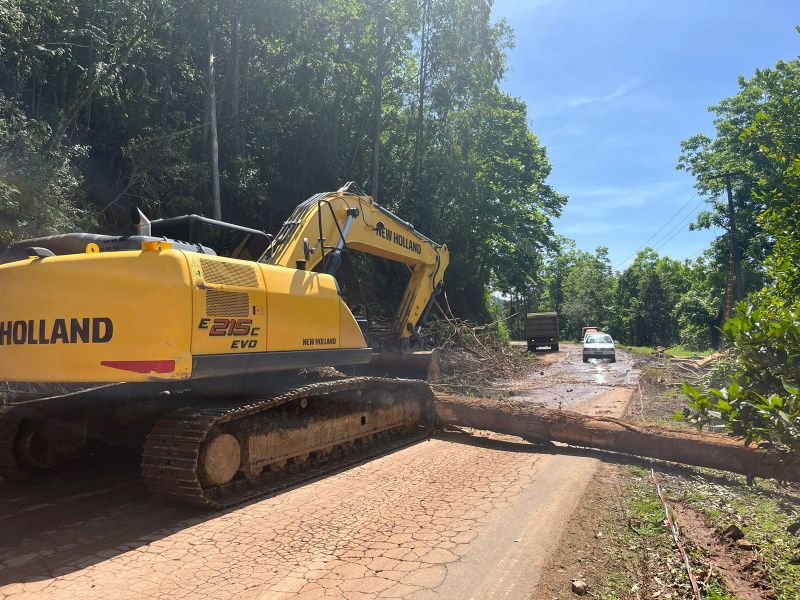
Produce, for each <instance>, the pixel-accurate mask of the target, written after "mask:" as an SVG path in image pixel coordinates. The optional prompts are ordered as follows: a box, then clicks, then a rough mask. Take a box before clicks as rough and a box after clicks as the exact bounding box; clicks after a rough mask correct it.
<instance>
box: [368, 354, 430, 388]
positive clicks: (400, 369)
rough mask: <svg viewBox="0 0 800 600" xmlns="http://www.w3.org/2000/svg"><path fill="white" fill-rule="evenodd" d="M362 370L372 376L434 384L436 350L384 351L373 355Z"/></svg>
mask: <svg viewBox="0 0 800 600" xmlns="http://www.w3.org/2000/svg"><path fill="white" fill-rule="evenodd" d="M363 369H364V370H365V371H366V372H367V373H369V374H370V375H374V376H381V377H399V378H403V379H421V380H422V381H427V382H428V383H436V382H437V381H439V353H438V351H436V350H422V351H418V352H402V353H401V352H389V351H384V352H380V353H376V354H373V356H372V360H371V361H370V363H369V364H368V365H366V366H365V367H363ZM359 370H361V369H359Z"/></svg>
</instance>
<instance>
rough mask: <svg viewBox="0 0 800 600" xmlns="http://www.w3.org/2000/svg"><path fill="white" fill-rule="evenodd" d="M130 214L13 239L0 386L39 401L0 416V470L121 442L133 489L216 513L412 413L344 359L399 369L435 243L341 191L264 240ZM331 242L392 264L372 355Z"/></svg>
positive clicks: (22, 474) (441, 254) (204, 223)
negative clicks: (111, 227) (130, 231)
mask: <svg viewBox="0 0 800 600" xmlns="http://www.w3.org/2000/svg"><path fill="white" fill-rule="evenodd" d="M135 218H136V225H137V234H136V235H132V236H107V235H97V234H85V233H71V234H64V235H58V236H50V237H46V238H38V239H33V240H26V241H23V242H18V243H16V244H14V245H13V246H11V247H10V248H9V250H8V252H7V253H6V255H5V257H4V259H3V264H0V290H2V293H0V381H5V382H9V383H8V385H9V386H10V389H12V390H13V389H16V390H29V389H31V388H32V386H38V387H36V388H34V389H46V390H48V391H49V392H50V393H49V394H44V395H43V394H42V393H39V394H38V395H36V394H27V395H26V394H21V395H18V396H17V397H16V398H12V400H16V401H15V402H12V403H11V404H8V405H6V406H4V407H2V408H0V476H2V477H4V478H6V479H15V480H24V479H31V478H33V479H35V478H40V477H43V476H46V475H47V474H48V473H50V472H52V471H53V470H55V469H57V468H58V467H59V466H60V465H62V464H64V463H66V462H68V461H71V460H72V459H74V458H76V457H78V456H81V455H83V454H84V453H85V452H86V451H87V449H88V448H91V447H92V445H93V444H95V443H107V442H108V440H114V441H115V443H118V442H121V441H122V440H125V439H126V437H130V438H131V439H132V440H136V439H140V440H141V439H143V440H144V442H143V446H142V450H141V452H142V457H141V475H142V479H143V480H144V482H145V484H146V485H147V486H148V487H149V488H150V489H151V490H152V491H153V492H155V493H156V494H158V495H160V496H163V497H167V498H171V499H174V500H178V501H182V502H188V503H193V504H199V505H204V506H209V507H217V508H219V507H224V506H230V505H233V504H236V503H239V502H242V501H244V500H247V499H250V498H253V497H256V496H258V495H261V494H266V493H271V491H273V490H274V489H276V488H277V487H280V486H284V485H288V483H287V482H296V481H297V479H298V477H300V478H302V477H305V476H309V477H310V476H315V474H318V473H320V472H325V469H328V470H330V469H335V468H339V467H340V466H341V465H342V464H347V463H348V461H352V460H355V459H354V458H353V457H354V456H355V457H356V458H359V457H361V456H362V455H364V454H365V453H367V454H368V453H369V452H371V451H377V450H374V449H375V448H377V449H380V448H381V447H382V446H381V444H384V445H385V444H388V443H391V442H392V440H398V439H406V437H404V434H409V435H410V434H415V433H416V434H419V433H420V432H421V431H424V429H425V427H426V426H427V425H429V424H430V419H431V415H432V393H431V391H430V388H429V386H428V384H427V383H425V382H423V381H419V380H411V379H399V378H396V377H379V376H375V375H374V374H373V375H372V376H366V375H360V374H359V369H363V368H368V367H369V365H370V364H372V365H375V364H378V365H381V366H379V367H378V368H379V369H385V365H386V364H387V360H386V356H387V353H390V354H391V355H393V356H395V357H398V358H399V361H400V362H401V363H402V362H403V361H404V360H411V356H412V354H413V353H412V351H413V350H414V349H415V347H416V345H417V344H416V342H417V341H418V340H419V339H420V336H421V328H422V326H423V325H424V323H425V321H426V319H427V316H428V313H429V311H430V308H431V305H432V303H433V301H434V298H435V296H436V294H437V293H438V292H439V290H440V289H441V287H442V280H443V277H444V273H445V270H446V269H447V266H448V261H449V254H448V251H447V247H446V246H443V245H440V244H437V243H436V242H434V241H432V240H430V239H428V238H427V237H425V236H424V235H422V234H421V233H419V232H418V231H417V230H416V229H415V228H414V226H413V225H411V224H410V223H407V222H405V221H403V220H402V219H400V218H399V217H397V216H396V215H394V214H392V213H391V212H390V211H388V210H386V209H385V208H383V207H381V206H380V205H379V204H377V203H376V202H375V201H374V200H373V199H372V198H371V197H369V196H365V195H359V194H357V193H354V192H350V191H349V185H347V186H344V187H343V188H342V189H340V190H338V191H336V192H332V193H324V194H317V195H315V196H313V197H311V198H309V199H308V200H306V201H305V202H303V203H302V204H300V205H299V206H298V207H297V208H296V209H295V211H294V213H293V214H292V215H291V216H290V218H289V219H288V220H287V221H286V222H285V223H284V224H283V226H282V228H281V229H280V231H279V232H278V233H277V235H276V236H275V237H274V238H273V237H272V236H269V235H267V234H265V233H264V232H261V231H258V230H255V229H250V228H246V227H241V226H237V225H232V224H229V223H223V222H220V221H214V220H211V219H207V218H204V217H199V216H196V215H189V216H184V217H176V218H171V219H162V220H154V221H152V222H150V221H148V220H147V218H146V217H145V216H144V215H143V214H142V213H141V212H140V211H138V210H135ZM349 250H354V251H359V252H364V253H367V254H371V255H375V256H378V257H382V258H384V259H389V260H391V261H396V262H399V263H403V264H405V265H408V267H409V268H410V278H409V281H408V284H407V287H406V290H405V294H404V295H403V297H402V300H401V302H400V305H399V310H398V312H397V315H396V317H395V319H394V322H393V324H392V327H391V330H390V332H389V335H388V337H387V338H386V339H385V340H384V344H383V346H384V347H383V348H381V349H377V348H371V347H370V346H369V345H368V344H367V343H366V341H365V333H366V323H365V320H364V319H357V318H356V317H354V316H353V314H352V313H351V311H350V309H349V308H348V306H347V305H346V304H345V302H344V300H343V299H342V297H341V295H340V290H339V286H338V283H337V280H336V278H335V277H334V275H333V274H334V273H335V272H336V269H337V268H338V265H339V263H340V262H341V259H342V254H343V253H344V252H347V251H349ZM332 367H334V368H332ZM373 373H374V371H373ZM14 386H16V387H14ZM26 386H27V387H26ZM137 436H141V437H138V438H137ZM134 443H135V442H134ZM370 449H372V450H370ZM359 459H361V458H359Z"/></svg>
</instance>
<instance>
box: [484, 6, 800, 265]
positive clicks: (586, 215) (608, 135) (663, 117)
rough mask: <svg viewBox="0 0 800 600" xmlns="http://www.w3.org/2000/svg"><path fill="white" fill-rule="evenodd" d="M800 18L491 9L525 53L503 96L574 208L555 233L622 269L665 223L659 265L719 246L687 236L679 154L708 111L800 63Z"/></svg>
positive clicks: (792, 9)
mask: <svg viewBox="0 0 800 600" xmlns="http://www.w3.org/2000/svg"><path fill="white" fill-rule="evenodd" d="M798 9H800V3H799V2H797V0H793V1H778V0H770V1H761V2H757V1H755V0H750V1H743V0H725V1H723V0H704V1H696V0H695V1H688V0H671V1H666V0H662V1H660V2H647V1H642V0H600V1H598V0H593V1H592V0H562V1H559V0H552V1H550V0H496V1H495V5H494V14H495V17H496V18H498V19H499V18H505V19H506V20H507V21H508V23H509V24H510V25H511V27H512V28H513V29H514V33H515V39H516V47H515V48H514V49H513V50H511V51H510V52H509V67H510V72H509V73H508V76H507V78H506V81H505V82H504V83H503V85H502V87H503V89H504V90H505V91H507V92H509V93H510V94H512V95H514V96H517V97H520V98H522V99H523V100H525V101H526V102H527V104H528V111H529V119H530V124H531V128H532V130H533V131H534V132H535V133H536V134H537V135H538V136H539V138H540V139H541V140H542V141H543V142H544V144H545V145H546V146H547V148H548V153H549V156H550V160H551V162H552V164H553V173H552V175H551V177H550V182H551V183H552V184H553V185H554V186H555V188H556V189H557V190H559V191H560V192H562V193H566V194H568V195H569V197H570V200H569V204H568V205H567V207H566V209H565V210H564V214H563V216H562V217H561V218H560V219H559V220H558V221H557V222H556V231H557V232H558V233H560V234H563V235H566V236H568V237H570V238H572V239H574V240H575V241H576V243H577V245H578V247H579V248H582V249H585V250H593V249H594V248H595V247H596V246H598V245H604V246H608V248H609V250H610V256H611V262H612V264H613V265H614V267H615V268H620V267H623V266H624V265H625V264H627V262H626V260H627V261H628V262H629V260H628V257H629V256H630V255H631V254H632V253H634V252H635V251H636V250H637V249H638V248H639V247H640V246H641V245H643V244H644V243H645V242H647V241H648V238H651V237H652V236H653V234H655V233H656V232H657V230H659V228H660V227H662V226H664V225H665V223H667V225H666V226H665V227H663V229H662V230H661V231H660V232H659V233H658V234H657V235H655V236H654V237H652V239H651V240H650V241H649V243H648V245H649V246H651V247H652V246H655V247H656V248H657V249H658V251H659V252H661V253H662V254H668V255H670V256H673V257H675V258H680V259H682V258H687V257H694V256H696V255H697V254H698V253H699V252H700V251H702V250H703V249H704V248H705V247H707V246H708V243H709V241H710V240H711V239H712V238H713V237H714V236H715V235H717V234H718V233H719V232H713V233H712V232H708V231H702V232H694V231H689V230H688V223H689V222H690V221H691V220H692V216H693V215H694V214H695V213H696V212H697V211H699V210H700V209H701V207H702V200H700V199H699V198H698V197H697V196H694V193H695V192H694V189H693V187H692V185H693V180H692V178H691V177H690V176H689V175H687V174H686V173H684V172H682V171H676V170H675V164H676V161H677V157H678V153H679V151H680V141H681V140H683V139H686V138H688V137H690V136H692V135H694V134H695V133H700V132H704V133H708V134H711V133H712V132H713V126H712V115H711V113H709V112H708V111H707V110H706V109H707V107H708V106H709V105H711V104H715V103H716V102H718V101H719V100H720V99H722V98H725V97H727V96H730V95H732V94H734V93H736V91H737V89H738V86H737V78H738V76H739V75H745V76H746V77H749V76H751V75H752V74H753V73H754V71H755V69H756V68H759V67H760V68H764V67H769V66H771V65H773V64H775V62H776V61H777V60H778V59H781V58H783V59H790V58H794V57H796V56H798V55H800V34H798V33H797V32H796V31H795V29H794V27H795V26H796V25H798V24H800V10H798ZM681 207H683V208H681ZM670 218H672V220H671V221H669V222H668V220H669V219H670Z"/></svg>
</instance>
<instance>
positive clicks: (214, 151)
mask: <svg viewBox="0 0 800 600" xmlns="http://www.w3.org/2000/svg"><path fill="white" fill-rule="evenodd" d="M206 32H207V41H208V73H207V75H208V81H207V82H206V88H207V89H206V92H207V94H208V145H209V147H208V166H209V169H210V171H211V206H212V217H213V218H214V219H222V205H221V203H220V197H219V139H218V137H217V85H216V76H215V74H214V26H213V19H212V9H211V7H210V6H209V9H208V28H207V30H206Z"/></svg>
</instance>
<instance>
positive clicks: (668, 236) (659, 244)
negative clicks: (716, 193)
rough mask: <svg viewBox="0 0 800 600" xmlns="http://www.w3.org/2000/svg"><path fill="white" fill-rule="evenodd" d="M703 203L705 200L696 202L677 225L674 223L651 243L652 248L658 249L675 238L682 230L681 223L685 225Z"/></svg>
mask: <svg viewBox="0 0 800 600" xmlns="http://www.w3.org/2000/svg"><path fill="white" fill-rule="evenodd" d="M704 203H705V200H701V201H700V202H698V203H697V205H696V206H695V207H694V208H693V209H692V210H691V212H689V214H688V215H686V216H685V217H684V218H683V219H682V220H681V221H680V222H679V223H678V224H677V225H675V227H673V228H672V229H670V230H669V231H668V232H667V233H666V234H664V235H663V236H662V237H661V238H660V239H659V240H658V241H657V242H656V243H655V244H654V245H653V250H660V249H661V248H663V247H664V246H666V245H667V244H669V243H670V242H671V241H672V240H673V239H674V238H675V236H677V235H678V234H679V233H680V232H681V231H683V225H685V224H686V223H687V222H688V221H689V219H691V218H692V217H693V216H694V215H695V213H697V210H698V209H700V208H702V206H703V204H704ZM665 238H666V239H665Z"/></svg>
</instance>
